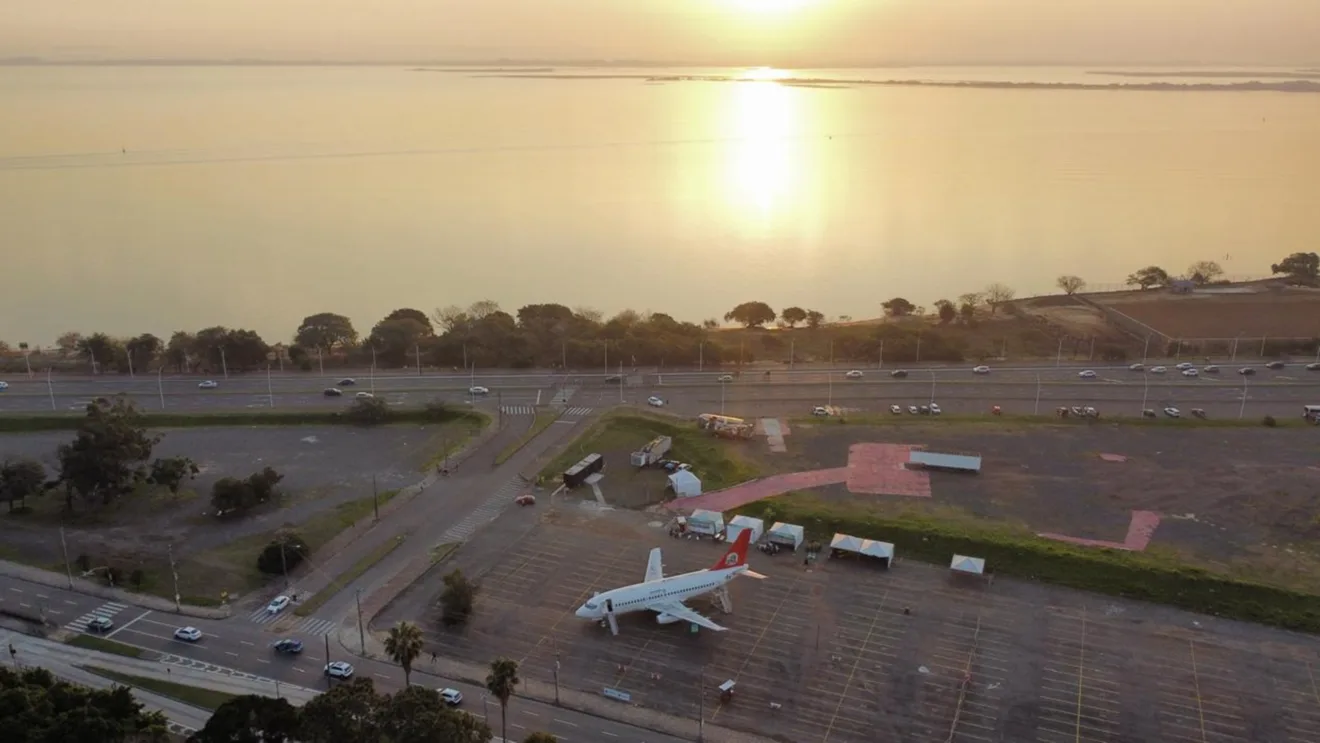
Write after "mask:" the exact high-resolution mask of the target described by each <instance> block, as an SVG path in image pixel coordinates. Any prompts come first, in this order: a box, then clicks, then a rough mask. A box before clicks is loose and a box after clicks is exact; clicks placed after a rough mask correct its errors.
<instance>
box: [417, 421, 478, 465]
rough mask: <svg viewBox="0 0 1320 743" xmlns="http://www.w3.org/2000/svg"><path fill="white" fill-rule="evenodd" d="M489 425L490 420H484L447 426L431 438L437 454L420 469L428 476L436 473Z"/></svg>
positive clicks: (459, 422) (460, 422)
mask: <svg viewBox="0 0 1320 743" xmlns="http://www.w3.org/2000/svg"><path fill="white" fill-rule="evenodd" d="M489 424H490V419H489V418H483V419H481V420H479V421H476V422H474V421H471V420H466V419H465V420H462V421H458V422H457V423H451V424H447V425H445V427H444V429H443V430H441V431H440V432H439V433H437V434H436V435H434V436H432V437H431V441H432V442H434V446H435V453H434V454H432V455H431V457H430V458H428V459H427V460H426V461H425V462H423V463H422V466H421V467H419V468H418V469H419V470H420V471H421V472H424V473H426V474H428V475H429V474H430V473H432V472H434V471H435V468H436V467H438V466H439V465H440V464H442V463H443V462H444V461H445V460H446V459H447V458H449V457H452V456H453V455H454V454H456V453H457V452H459V451H460V450H461V449H462V448H463V447H465V446H467V443H468V442H469V441H471V440H472V439H473V438H475V437H476V436H477V435H478V434H480V433H481V432H482V431H483V430H484V429H485V428H486V426H487V425H489Z"/></svg>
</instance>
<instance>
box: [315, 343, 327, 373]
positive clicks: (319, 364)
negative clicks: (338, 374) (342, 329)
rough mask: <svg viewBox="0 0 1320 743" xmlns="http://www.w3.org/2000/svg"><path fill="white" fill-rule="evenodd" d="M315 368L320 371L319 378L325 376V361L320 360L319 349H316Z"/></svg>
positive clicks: (318, 347)
mask: <svg viewBox="0 0 1320 743" xmlns="http://www.w3.org/2000/svg"><path fill="white" fill-rule="evenodd" d="M316 367H317V368H318V369H320V370H321V376H323V377H324V376H325V359H323V358H321V347H320V346H317V347H316Z"/></svg>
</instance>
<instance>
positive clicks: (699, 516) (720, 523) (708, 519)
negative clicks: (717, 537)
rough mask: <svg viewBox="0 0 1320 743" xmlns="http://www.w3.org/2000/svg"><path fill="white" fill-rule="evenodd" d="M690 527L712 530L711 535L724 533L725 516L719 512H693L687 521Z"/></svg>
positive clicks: (701, 510)
mask: <svg viewBox="0 0 1320 743" xmlns="http://www.w3.org/2000/svg"><path fill="white" fill-rule="evenodd" d="M687 522H688V525H689V526H690V527H695V526H701V527H704V528H708V529H710V531H711V533H719V532H722V531H724V514H722V513H720V512H719V511H706V510H704V509H700V508H698V509H697V510H695V511H693V512H692V515H691V516H688V519H687Z"/></svg>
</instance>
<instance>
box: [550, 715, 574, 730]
mask: <svg viewBox="0 0 1320 743" xmlns="http://www.w3.org/2000/svg"><path fill="white" fill-rule="evenodd" d="M550 719H552V720H554V721H555V722H558V723H560V724H563V725H567V726H569V727H571V728H575V727H577V723H576V722H569V721H568V720H561V719H559V718H558V717H552V718H550Z"/></svg>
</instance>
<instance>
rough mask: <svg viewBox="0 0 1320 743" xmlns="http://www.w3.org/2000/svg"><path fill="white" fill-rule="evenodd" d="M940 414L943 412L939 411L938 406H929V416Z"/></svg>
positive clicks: (932, 404) (933, 404)
mask: <svg viewBox="0 0 1320 743" xmlns="http://www.w3.org/2000/svg"><path fill="white" fill-rule="evenodd" d="M942 412H944V411H942V410H940V406H939V405H937V404H935V403H931V404H930V414H931V415H939V414H940V413H942Z"/></svg>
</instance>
